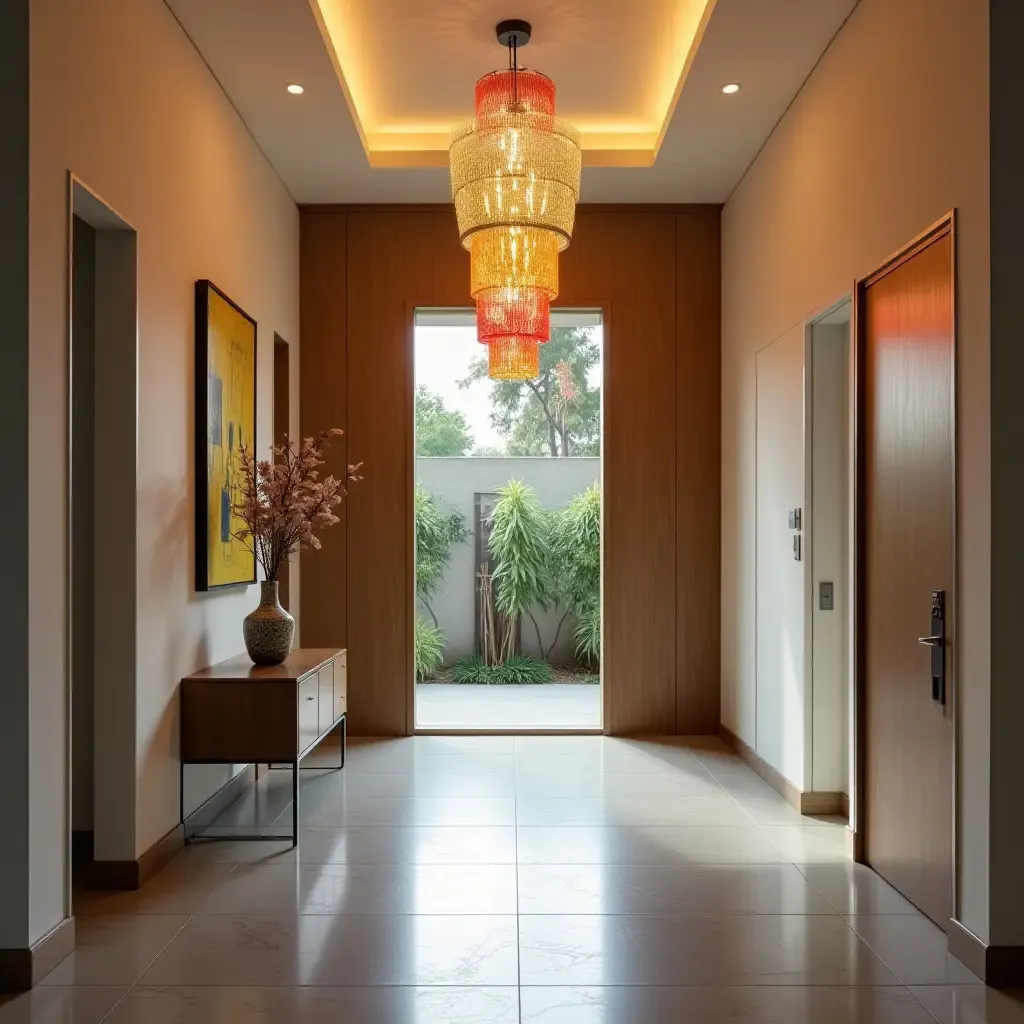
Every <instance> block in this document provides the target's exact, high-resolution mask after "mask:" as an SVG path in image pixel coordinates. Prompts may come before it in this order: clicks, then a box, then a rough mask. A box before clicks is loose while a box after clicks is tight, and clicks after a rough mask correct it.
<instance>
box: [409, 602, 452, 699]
mask: <svg viewBox="0 0 1024 1024" xmlns="http://www.w3.org/2000/svg"><path fill="white" fill-rule="evenodd" d="M413 640H414V643H413V647H414V652H415V653H414V658H415V662H416V680H417V682H421V683H422V682H423V680H424V679H427V678H429V677H430V676H432V675H433V674H434V672H436V671H437V669H438V668H440V666H441V663H442V662H443V661H444V647H445V635H444V631H443V630H442V629H439V628H438V627H437V626H431V625H430V623H428V622H425V621H424V620H423V618H422V617H421V616H419V615H417V616H416V626H415V631H414V633H413Z"/></svg>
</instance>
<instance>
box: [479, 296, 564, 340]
mask: <svg viewBox="0 0 1024 1024" xmlns="http://www.w3.org/2000/svg"><path fill="white" fill-rule="evenodd" d="M476 334H477V340H478V341H480V342H482V343H483V344H485V345H488V344H490V342H491V339H492V338H504V337H517V338H523V339H524V340H528V341H534V342H540V343H541V344H543V343H544V342H546V341H547V340H548V339H549V338H550V337H551V302H550V300H549V299H548V296H547V292H545V291H544V290H543V289H541V288H488V289H487V290H486V291H482V292H480V294H479V295H478V296H477V297H476Z"/></svg>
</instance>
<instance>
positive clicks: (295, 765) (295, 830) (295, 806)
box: [292, 761, 299, 846]
mask: <svg viewBox="0 0 1024 1024" xmlns="http://www.w3.org/2000/svg"><path fill="white" fill-rule="evenodd" d="M298 845H299V762H298V761H294V762H292V846H298Z"/></svg>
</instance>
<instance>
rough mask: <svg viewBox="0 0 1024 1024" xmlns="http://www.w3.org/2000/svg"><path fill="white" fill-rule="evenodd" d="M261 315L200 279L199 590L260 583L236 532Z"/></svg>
mask: <svg viewBox="0 0 1024 1024" xmlns="http://www.w3.org/2000/svg"><path fill="white" fill-rule="evenodd" d="M255 440H256V321H255V320H253V318H252V317H251V316H249V314H248V313H246V312H245V311H244V310H243V309H242V308H241V307H240V306H238V305H237V304H236V303H234V302H232V301H231V299H229V298H228V297H227V296H226V295H225V294H224V293H223V292H222V291H221V290H220V289H219V288H217V287H216V286H215V285H214V284H212V283H211V282H210V281H196V440H195V443H196V590H215V589H216V588H218V587H237V586H244V585H247V584H250V583H255V582H256V559H255V556H254V555H253V553H252V552H251V551H250V550H249V549H248V548H247V547H246V546H245V544H243V543H242V541H240V540H238V539H237V538H236V537H235V534H236V533H237V532H238V531H239V530H240V529H241V528H242V523H241V520H239V519H238V518H237V516H235V515H233V513H232V506H233V505H234V504H235V503H236V501H237V500H238V498H239V495H240V489H241V472H242V462H241V456H240V452H239V447H240V446H241V445H243V444H245V445H247V446H248V447H249V449H250V451H254V450H255Z"/></svg>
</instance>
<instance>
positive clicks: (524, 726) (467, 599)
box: [412, 309, 603, 732]
mask: <svg viewBox="0 0 1024 1024" xmlns="http://www.w3.org/2000/svg"><path fill="white" fill-rule="evenodd" d="M414 349H415V427H414V429H415V490H414V509H413V510H412V512H413V521H414V530H415V541H416V544H415V547H416V574H415V575H416V584H415V585H416V597H415V601H416V616H415V620H414V651H415V680H414V686H415V727H416V729H417V730H418V731H442V732H449V731H460V730H470V731H474V730H475V731H487V732H489V731H556V732H562V731H592V732H597V731H600V729H601V725H602V711H601V707H602V701H601V548H602V545H601V504H602V500H601V499H602V491H601V486H602V485H601V434H602V415H601V408H602V406H601V393H602V383H603V377H602V372H603V371H602V349H603V329H602V316H601V313H600V311H597V310H552V313H551V340H550V342H548V343H547V344H546V345H542V346H541V359H540V374H539V376H538V377H537V378H536V379H534V380H528V381H493V380H490V379H489V378H488V375H487V350H486V349H485V348H484V346H482V345H480V344H479V343H478V341H477V334H476V319H475V314H474V312H473V310H471V309H458V310H439V309H420V310H417V311H416V316H415V322H414Z"/></svg>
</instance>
